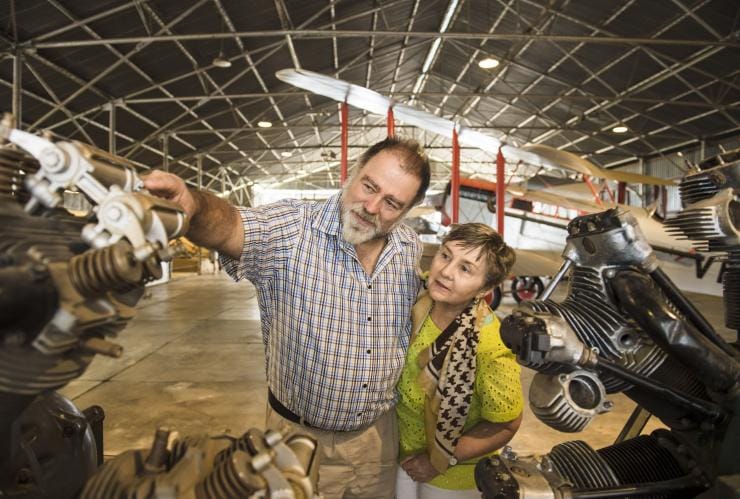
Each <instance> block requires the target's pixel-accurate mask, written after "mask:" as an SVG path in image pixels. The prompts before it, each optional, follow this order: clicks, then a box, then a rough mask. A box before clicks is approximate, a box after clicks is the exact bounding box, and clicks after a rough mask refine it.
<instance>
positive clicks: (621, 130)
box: [612, 125, 629, 133]
mask: <svg viewBox="0 0 740 499" xmlns="http://www.w3.org/2000/svg"><path fill="white" fill-rule="evenodd" d="M627 130H629V128H627V127H626V126H624V125H617V126H615V127H614V128H612V132H614V133H625V132H627Z"/></svg>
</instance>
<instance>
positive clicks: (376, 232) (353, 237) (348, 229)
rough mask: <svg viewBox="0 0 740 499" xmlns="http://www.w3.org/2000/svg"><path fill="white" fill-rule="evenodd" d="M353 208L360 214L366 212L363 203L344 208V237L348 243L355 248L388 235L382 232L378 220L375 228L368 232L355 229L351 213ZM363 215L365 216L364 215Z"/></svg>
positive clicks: (375, 222) (369, 229)
mask: <svg viewBox="0 0 740 499" xmlns="http://www.w3.org/2000/svg"><path fill="white" fill-rule="evenodd" d="M353 208H354V209H355V211H359V212H360V213H362V212H363V211H364V209H363V208H362V203H355V204H354V205H353V206H342V237H344V239H345V240H346V241H347V242H348V243H350V244H351V245H353V246H355V245H358V244H362V243H366V242H368V241H370V240H372V239H378V238H381V237H385V235H386V234H385V233H383V232H381V230H380V227H378V222H377V220H376V221H374V222H373V223H374V224H375V227H374V228H368V229H367V230H358V229H355V228H354V227H353V223H354V220H353V219H352V213H351V212H352V210H353ZM362 214H363V215H364V213H362Z"/></svg>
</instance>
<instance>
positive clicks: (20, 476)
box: [15, 468, 33, 484]
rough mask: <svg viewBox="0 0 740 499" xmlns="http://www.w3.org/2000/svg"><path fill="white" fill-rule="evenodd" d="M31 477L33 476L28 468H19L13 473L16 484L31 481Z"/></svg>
mask: <svg viewBox="0 0 740 499" xmlns="http://www.w3.org/2000/svg"><path fill="white" fill-rule="evenodd" d="M32 477H33V473H31V470H29V469H28V468H21V469H19V470H18V472H17V473H16V474H15V483H17V484H25V483H28V482H30V481H31V478H32Z"/></svg>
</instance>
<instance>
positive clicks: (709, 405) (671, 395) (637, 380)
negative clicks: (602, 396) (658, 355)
mask: <svg viewBox="0 0 740 499" xmlns="http://www.w3.org/2000/svg"><path fill="white" fill-rule="evenodd" d="M596 368H597V369H599V370H600V371H604V372H606V373H607V374H610V375H612V376H616V377H617V378H620V379H622V380H624V381H627V382H628V383H630V384H632V385H634V386H637V387H640V388H642V389H644V390H647V391H649V392H651V393H654V394H655V395H658V396H660V397H662V398H663V399H664V400H667V401H668V402H671V403H673V404H676V405H678V406H679V407H681V408H683V409H686V410H688V411H691V412H693V413H694V414H696V415H698V416H701V417H706V418H709V419H711V420H712V421H717V420H719V419H721V418H722V416H723V412H722V410H721V409H720V407H719V406H718V405H717V404H715V403H713V402H709V401H706V400H702V399H699V398H697V397H692V396H691V395H686V394H683V393H681V392H678V391H676V390H674V389H672V388H671V387H669V386H667V385H664V384H663V383H660V382H658V381H656V380H654V379H649V378H646V377H644V376H640V375H638V374H635V373H633V372H631V371H628V370H627V369H625V368H623V367H622V366H620V365H618V364H616V363H614V362H611V361H609V360H607V359H605V358H604V357H599V358H598V363H597V364H596Z"/></svg>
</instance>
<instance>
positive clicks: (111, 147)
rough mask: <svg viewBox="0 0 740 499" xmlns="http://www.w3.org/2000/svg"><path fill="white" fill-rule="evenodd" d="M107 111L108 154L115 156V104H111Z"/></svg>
mask: <svg viewBox="0 0 740 499" xmlns="http://www.w3.org/2000/svg"><path fill="white" fill-rule="evenodd" d="M109 105H110V108H109V109H108V152H109V153H111V154H116V109H117V108H116V103H115V102H111V103H110V104H109Z"/></svg>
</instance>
